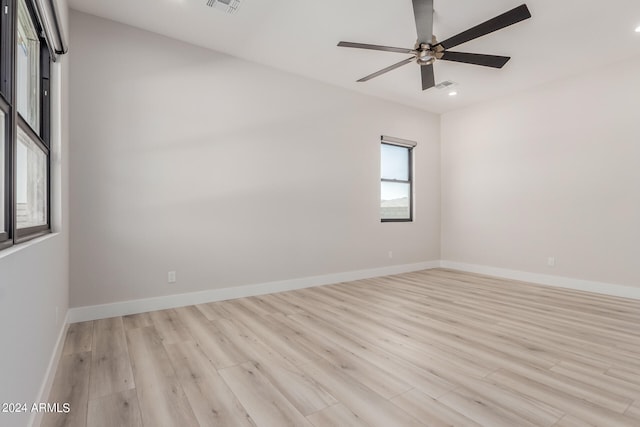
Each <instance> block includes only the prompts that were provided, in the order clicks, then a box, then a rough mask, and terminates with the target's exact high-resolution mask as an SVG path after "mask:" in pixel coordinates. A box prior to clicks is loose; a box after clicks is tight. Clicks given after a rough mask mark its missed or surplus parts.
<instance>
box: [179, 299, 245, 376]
mask: <svg viewBox="0 0 640 427" xmlns="http://www.w3.org/2000/svg"><path fill="white" fill-rule="evenodd" d="M175 313H176V315H177V318H178V319H180V322H181V323H182V324H183V325H185V326H186V328H188V331H189V333H190V335H191V336H192V337H193V338H192V339H193V340H194V341H196V342H197V343H198V344H199V345H200V347H201V348H202V351H203V352H204V353H205V354H206V355H207V357H208V358H209V360H210V361H211V363H212V364H213V365H214V366H215V367H216V368H217V369H222V368H226V367H229V366H235V365H239V364H241V363H244V362H246V361H247V358H246V357H245V355H244V354H242V352H240V351H239V350H238V348H237V347H236V346H235V345H234V344H233V343H232V342H230V341H229V340H227V339H226V338H225V336H224V334H222V333H220V331H219V330H218V327H217V325H216V324H215V323H212V322H211V321H209V320H208V319H207V318H206V317H205V316H204V315H203V314H202V312H201V311H200V310H198V309H197V308H196V307H194V306H190V307H182V308H177V309H175Z"/></svg>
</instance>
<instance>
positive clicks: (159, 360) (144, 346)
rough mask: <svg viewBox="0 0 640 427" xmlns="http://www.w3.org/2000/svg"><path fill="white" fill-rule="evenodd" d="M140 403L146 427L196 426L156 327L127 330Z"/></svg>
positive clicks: (194, 418)
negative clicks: (149, 426)
mask: <svg viewBox="0 0 640 427" xmlns="http://www.w3.org/2000/svg"><path fill="white" fill-rule="evenodd" d="M127 344H128V346H129V354H130V357H131V365H132V368H133V374H134V379H135V382H136V392H137V395H138V403H139V404H140V410H141V413H142V421H143V424H144V425H145V426H147V425H151V426H158V427H160V426H167V427H173V426H183V425H184V426H191V425H194V426H195V425H197V420H196V417H195V415H194V413H193V410H192V409H191V405H190V404H189V401H188V399H187V397H186V396H185V394H184V391H183V389H182V386H181V385H180V382H179V381H178V379H177V377H176V375H175V371H174V370H173V366H172V364H171V361H170V360H169V356H168V355H167V352H166V350H165V348H164V346H163V338H162V336H161V335H160V333H159V332H158V331H157V330H156V328H155V326H148V327H146V328H138V329H131V330H129V331H127Z"/></svg>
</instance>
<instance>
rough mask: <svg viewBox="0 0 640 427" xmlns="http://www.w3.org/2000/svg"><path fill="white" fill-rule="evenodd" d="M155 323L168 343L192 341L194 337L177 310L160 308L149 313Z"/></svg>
mask: <svg viewBox="0 0 640 427" xmlns="http://www.w3.org/2000/svg"><path fill="white" fill-rule="evenodd" d="M149 316H150V317H151V320H152V322H153V325H154V326H155V328H156V330H157V331H158V333H159V334H160V336H161V337H162V340H163V341H164V342H166V343H167V344H175V343H179V342H183V341H191V340H192V339H193V337H192V336H191V334H190V333H189V330H188V329H187V328H186V327H185V326H184V325H183V324H182V322H181V321H180V319H179V318H178V315H177V314H176V312H175V310H173V309H169V310H160V311H152V312H150V313H149Z"/></svg>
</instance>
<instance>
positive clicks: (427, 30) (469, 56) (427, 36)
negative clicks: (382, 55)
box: [338, 0, 531, 90]
mask: <svg viewBox="0 0 640 427" xmlns="http://www.w3.org/2000/svg"><path fill="white" fill-rule="evenodd" d="M413 14H414V16H415V21H416V29H417V32H418V41H417V42H416V44H415V47H414V48H413V49H404V48H401V47H389V46H378V45H373V44H364V43H352V42H343V41H341V42H340V43H338V46H340V47H353V48H358V49H371V50H381V51H384V52H395V53H408V54H411V55H412V56H411V57H410V58H407V59H404V60H402V61H400V62H398V63H397V64H393V65H391V66H389V67H387V68H384V69H382V70H380V71H376V72H375V73H373V74H369V75H368V76H366V77H363V78H361V79H360V80H358V82H366V81H368V80H371V79H373V78H374V77H378V76H380V75H382V74H384V73H387V72H389V71H391V70H395V69H396V68H400V67H402V66H403V65H406V64H408V63H410V62H412V61H416V62H417V63H418V65H420V73H421V74H422V90H426V89H429V88H431V87H433V86H435V76H434V73H433V63H434V62H435V61H436V60H438V59H441V60H444V61H454V62H462V63H465V64H475V65H482V66H485V67H493V68H502V67H503V66H504V64H506V63H507V61H509V59H511V58H510V57H508V56H496V55H482V54H479V53H466V52H452V51H449V50H448V49H450V48H452V47H456V46H458V45H461V44H462V43H466V42H468V41H471V40H474V39H477V38H478V37H482V36H485V35H487V34H489V33H492V32H494V31H498V30H501V29H503V28H505V27H508V26H510V25H513V24H516V23H518V22H520V21H524V20H525V19H529V18H531V13H530V12H529V9H528V8H527V5H526V4H523V5H520V6H518V7H516V8H514V9H511V10H510V11H508V12H505V13H503V14H502V15H498V16H496V17H495V18H493V19H490V20H488V21H486V22H483V23H482V24H479V25H476V26H475V27H473V28H470V29H468V30H466V31H463V32H461V33H460V34H457V35H455V36H453V37H450V38H448V39H446V40H444V41H441V42H438V41H437V40H436V37H435V36H434V35H433V0H413Z"/></svg>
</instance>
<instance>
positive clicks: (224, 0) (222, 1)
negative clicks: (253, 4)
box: [207, 0, 240, 13]
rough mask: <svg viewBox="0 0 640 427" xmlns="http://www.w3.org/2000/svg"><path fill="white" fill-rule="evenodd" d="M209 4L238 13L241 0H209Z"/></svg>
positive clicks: (228, 11)
mask: <svg viewBox="0 0 640 427" xmlns="http://www.w3.org/2000/svg"><path fill="white" fill-rule="evenodd" d="M207 6H209V7H213V8H215V9H219V10H222V11H224V12H227V13H236V11H237V10H238V8H239V7H240V0H207Z"/></svg>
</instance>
